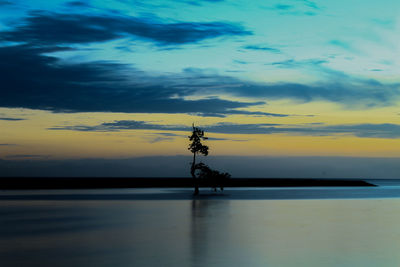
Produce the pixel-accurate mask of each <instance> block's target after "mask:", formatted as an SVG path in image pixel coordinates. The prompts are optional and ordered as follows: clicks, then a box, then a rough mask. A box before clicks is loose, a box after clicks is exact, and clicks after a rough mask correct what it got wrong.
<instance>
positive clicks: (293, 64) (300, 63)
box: [265, 58, 329, 68]
mask: <svg viewBox="0 0 400 267" xmlns="http://www.w3.org/2000/svg"><path fill="white" fill-rule="evenodd" d="M328 62H329V61H328V60H326V59H318V58H312V59H306V60H294V59H287V60H282V61H275V62H272V63H266V64H265V65H272V66H277V67H281V68H301V67H304V66H307V65H308V66H310V65H321V64H324V63H328Z"/></svg>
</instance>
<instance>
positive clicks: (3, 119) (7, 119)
mask: <svg viewBox="0 0 400 267" xmlns="http://www.w3.org/2000/svg"><path fill="white" fill-rule="evenodd" d="M0 120H1V121H23V120H26V119H22V118H9V117H0Z"/></svg>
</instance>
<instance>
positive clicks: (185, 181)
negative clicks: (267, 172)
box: [0, 177, 377, 190]
mask: <svg viewBox="0 0 400 267" xmlns="http://www.w3.org/2000/svg"><path fill="white" fill-rule="evenodd" d="M199 184H200V187H201V188H206V187H210V184H209V183H206V182H205V181H199ZM375 186H377V185H375V184H373V183H370V182H367V181H365V180H363V179H331V178H330V179H322V178H231V179H228V180H227V181H225V182H224V183H223V187H224V188H229V187H278V188H279V187H375ZM192 187H193V180H192V178H120V177H118V178H112V177H73V178H72V177H60V178H59V177H54V178H51V177H45V178H44V177H41V178H37V177H1V178H0V190H32V189H100V188H192Z"/></svg>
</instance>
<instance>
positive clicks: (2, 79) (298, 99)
mask: <svg viewBox="0 0 400 267" xmlns="http://www.w3.org/2000/svg"><path fill="white" fill-rule="evenodd" d="M399 56H400V2H399V1H395V0H382V1H372V0H371V1H370V0H367V1H365V0H364V1H361V0H354V1H344V0H337V1H311V0H286V1H241V0H237V1H224V0H175V1H168V0H162V1H156V0H154V1H138V0H115V1H103V0H100V1H94V0H93V1H89V0H88V1H58V0H53V1H48V0H33V1H23V0H13V1H11V0H10V1H9V0H0V59H1V60H0V72H1V75H0V88H1V89H0V90H1V95H0V129H1V130H0V159H1V162H0V163H1V164H0V165H1V166H6V165H4V164H8V163H10V162H16V161H18V162H21V161H25V162H26V161H29V162H31V161H47V162H49V161H51V162H54V161H65V160H67V161H68V160H69V161H70V160H74V161H76V160H88V159H91V160H95V159H102V160H104V159H109V160H117V159H128V158H137V157H140V158H143V157H148V156H150V158H151V157H153V156H176V155H189V154H190V152H189V151H188V150H187V145H188V140H187V136H188V134H190V130H191V125H192V123H193V122H194V123H195V125H197V126H199V127H201V128H202V129H204V130H205V131H206V134H208V136H209V137H210V139H209V140H208V141H207V144H208V145H209V146H210V155H213V156H243V157H250V156H257V157H289V156H290V157H293V156H294V157H322V156H323V157H353V158H360V157H361V158H362V157H370V158H371V157H372V158H400V140H399V138H400V93H399V92H400V75H399V73H400V61H399V60H398V59H399ZM11 174H12V172H11ZM89 175H90V174H89ZM257 175H261V174H260V173H258V174H257ZM257 175H256V174H255V176H257ZM133 176H134V174H133ZM265 176H267V175H265Z"/></svg>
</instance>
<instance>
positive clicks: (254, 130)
mask: <svg viewBox="0 0 400 267" xmlns="http://www.w3.org/2000/svg"><path fill="white" fill-rule="evenodd" d="M190 129H191V128H190V126H186V125H163V124H155V123H152V122H145V121H134V120H123V121H115V122H110V123H102V124H100V125H96V126H85V125H77V126H58V127H53V128H49V130H71V131H85V132H91V131H95V132H97V131H100V132H113V131H123V130H163V131H172V132H174V131H184V132H187V131H190ZM203 129H204V130H205V131H207V132H209V133H220V134H250V135H251V134H288V135H304V136H337V135H339V136H356V137H360V138H386V139H388V138H389V139H393V138H400V125H398V124H390V123H384V124H339V125H324V124H322V123H308V124H301V125H290V124H271V123H261V124H237V123H222V122H221V123H216V124H211V125H204V126H203ZM173 136H175V135H174V134H169V133H166V134H164V136H163V137H161V138H170V137H173Z"/></svg>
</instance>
